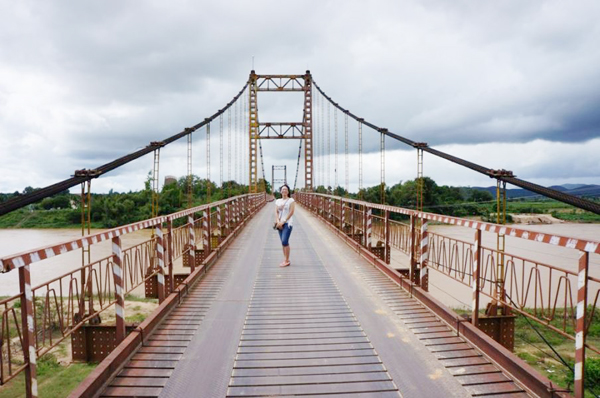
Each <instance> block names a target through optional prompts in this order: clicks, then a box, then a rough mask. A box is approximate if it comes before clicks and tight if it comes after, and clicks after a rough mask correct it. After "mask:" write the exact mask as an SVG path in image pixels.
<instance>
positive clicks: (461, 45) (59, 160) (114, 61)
mask: <svg viewBox="0 0 600 398" xmlns="http://www.w3.org/2000/svg"><path fill="white" fill-rule="evenodd" d="M288 4H292V3H288V2H281V1H260V0H257V1H253V2H248V1H219V2H217V1H211V2H208V1H177V0H175V1H170V2H164V1H145V2H133V1H118V2H117V1H102V2H100V1H88V2H72V1H45V2H33V1H20V2H9V1H5V2H1V3H0V165H1V171H2V172H1V173H0V192H14V191H17V190H18V191H22V190H23V188H24V187H26V186H34V187H41V186H46V185H49V184H51V183H55V182H57V181H60V180H63V179H65V178H68V177H69V176H70V175H71V174H73V171H74V170H76V169H81V168H95V167H97V166H100V165H102V164H105V163H107V162H108V161H110V160H112V159H114V158H117V157H119V156H122V155H124V154H127V153H129V152H132V151H134V150H136V149H139V148H141V147H144V146H146V145H147V144H148V143H149V142H151V141H157V140H161V139H163V138H166V137H169V136H171V135H173V134H175V133H177V132H179V131H181V130H182V129H183V128H184V127H186V126H191V125H194V124H196V123H198V122H199V121H201V120H203V119H204V118H205V117H207V116H209V115H211V114H213V113H214V112H215V111H217V110H218V109H221V108H222V107H223V106H224V105H225V104H226V103H227V102H228V101H229V100H230V99H231V98H232V97H233V96H234V95H235V94H236V93H237V92H238V91H239V90H240V89H241V87H242V86H243V85H244V83H245V81H246V80H247V78H248V74H249V72H250V70H251V69H252V62H253V57H254V68H255V70H256V72H257V73H259V74H300V73H303V72H304V71H305V70H306V69H310V71H311V72H312V75H313V77H314V79H315V81H316V82H317V83H318V84H319V86H320V87H321V88H323V90H325V92H326V93H327V94H328V95H330V96H331V97H333V98H334V100H335V101H337V102H338V103H339V104H340V105H342V106H343V107H345V108H347V109H350V110H351V111H352V112H354V113H355V114H358V115H360V116H361V117H363V118H365V119H366V120H369V121H371V122H373V123H374V124H376V125H378V126H381V127H386V128H388V129H389V130H390V131H393V132H395V133H397V134H400V135H403V136H405V137H408V138H410V139H413V140H415V141H422V142H428V143H429V145H431V146H434V147H436V148H438V149H440V150H442V151H446V152H449V153H451V154H454V155H457V156H460V157H464V158H466V159H468V160H471V161H473V162H476V163H480V164H482V165H484V166H487V167H490V168H495V169H499V168H504V169H509V170H512V171H513V172H514V173H515V174H516V175H517V176H519V177H520V178H523V179H527V180H530V181H534V182H537V183H540V184H542V185H553V184H563V183H595V184H600V156H599V155H598V154H600V110H599V109H600V106H599V105H600V46H599V45H598V43H599V42H600V21H599V19H598V15H600V2H598V1H595V0H590V1H584V0H582V1H577V2H564V1H523V0H515V1H508V0H507V1H495V2H481V1H452V2H448V1H445V0H424V1H416V0H415V1H409V0H393V1H371V2H368V5H366V4H367V3H366V2H364V1H353V0H345V1H343V2H342V1H326V0H319V1H296V2H294V3H293V5H288ZM286 95H287V97H286ZM282 96H283V97H285V98H282ZM301 107H302V98H301V96H300V97H298V96H297V95H295V94H285V95H284V94H272V93H261V94H260V95H259V117H260V120H261V121H295V120H298V121H300V120H301V115H302V113H301V109H302V108H301ZM324 110H325V113H324V114H323V116H322V126H323V129H322V130H323V131H324V132H327V131H329V132H330V134H331V136H330V147H331V151H332V155H331V157H330V160H329V162H330V163H329V164H330V166H329V170H330V176H329V177H327V176H323V177H320V178H321V180H322V181H323V182H325V183H328V182H329V183H331V184H333V183H334V180H335V175H334V174H333V169H334V162H335V158H334V156H333V149H334V133H335V112H334V111H333V110H331V116H330V117H329V116H328V114H327V108H326V107H325V108H324ZM236 115H237V116H236ZM228 117H229V114H226V115H225V117H224V120H223V124H224V128H223V131H224V133H223V134H224V146H225V151H224V166H223V174H224V179H227V177H228V175H231V176H232V178H237V177H236V175H239V176H241V175H242V174H243V173H244V167H243V166H241V165H240V164H234V163H232V165H231V166H229V165H228V162H227V160H228V153H229V149H228V144H229V141H228V140H229V135H228V131H229V124H228V123H229V119H228ZM241 117H243V113H242V114H241V116H240V112H239V109H238V112H237V113H236V112H235V109H234V110H232V112H231V118H232V121H231V124H232V130H233V133H232V146H231V148H230V152H231V155H232V158H233V159H241V157H242V156H243V151H241V145H242V141H239V140H241V139H242V137H241V134H237V135H236V134H235V131H236V128H235V127H236V124H237V123H239V126H241ZM238 119H239V120H238ZM328 126H330V127H328ZM211 128H212V131H211V136H212V137H213V139H212V140H211V161H212V166H211V171H210V173H211V177H212V179H213V180H216V181H217V182H218V181H219V178H220V173H219V133H220V128H219V123H218V122H217V123H214V124H213V126H212V127H211ZM240 131H241V130H240ZM356 131H357V125H356V122H353V121H351V122H350V123H349V134H350V137H351V138H350V148H349V151H350V152H351V154H350V156H349V160H348V163H349V165H350V170H349V174H350V185H351V188H352V187H355V186H356V184H357V181H358V176H357V170H358V167H357V164H358V161H357V156H356V155H355V154H352V153H355V152H356V150H357V144H356V138H355V137H356ZM343 132H344V119H343V117H342V115H338V134H339V136H338V138H339V141H338V142H339V146H340V155H339V157H338V162H339V165H338V181H339V183H340V184H341V185H344V182H345V181H344V180H345V170H344V165H345V158H344V154H343V152H344V151H343V148H344V142H343ZM204 136H205V132H204V131H201V132H198V133H196V134H194V160H193V168H194V173H195V174H198V175H201V176H205V175H206V172H207V170H206V169H207V168H206V156H205V153H206V144H205V141H204ZM352 137H354V138H352ZM236 140H238V141H239V144H237V145H236V143H237V142H238V141H236ZM386 144H387V148H388V151H387V154H386V179H387V182H388V184H393V183H395V182H397V181H399V180H407V179H412V178H414V176H415V174H416V154H415V152H414V150H410V149H408V148H406V147H403V146H400V145H397V144H394V143H392V142H390V140H389V139H388V140H387V142H386ZM364 145H365V151H366V152H368V153H367V154H366V155H365V156H364V164H365V166H364V170H365V171H364V185H367V186H368V185H373V184H376V183H378V182H379V164H380V163H379V153H378V145H379V138H378V136H377V134H374V133H373V132H372V131H370V130H368V129H365V131H364ZM234 146H235V148H234ZM263 148H264V155H265V158H264V161H265V168H266V169H267V175H268V176H269V179H270V170H271V165H273V164H275V165H287V167H288V180H293V177H294V173H295V170H296V160H297V153H298V142H297V141H291V140H290V141H286V142H282V141H269V142H266V141H265V142H264V145H263ZM323 148H325V151H327V140H326V138H324V141H323ZM320 164H322V165H324V169H323V170H327V162H325V161H322V162H321V163H320ZM151 168H152V158H151V157H145V158H142V159H140V160H137V161H135V162H133V163H131V164H130V165H128V166H127V167H124V168H122V169H119V170H115V171H113V172H111V173H110V174H108V175H107V176H104V177H103V178H100V179H98V180H96V181H94V183H93V187H94V191H96V192H107V191H108V190H110V189H114V190H116V191H127V190H130V189H132V190H137V189H141V188H142V187H143V182H144V180H145V177H146V175H147V174H148V172H149V171H150V170H151ZM238 169H239V171H237V170H238ZM424 169H425V174H426V175H429V176H431V177H432V178H434V179H435V180H436V181H437V182H438V183H439V184H449V185H465V186H468V185H471V186H472V185H492V183H493V182H492V181H491V180H490V179H489V178H487V177H484V176H480V175H478V174H476V173H474V172H471V171H467V170H462V169H461V168H459V167H458V166H455V165H452V164H449V163H447V162H445V161H443V160H439V159H435V158H432V157H431V156H429V155H427V154H426V155H425V165H424ZM318 170H319V168H317V170H316V171H317V173H318ZM160 172H161V176H164V175H166V174H172V175H176V176H181V175H183V174H185V172H186V150H185V142H182V143H181V144H178V145H173V146H171V147H167V148H164V149H163V150H162V151H161V171H160ZM302 176H303V174H302V173H301V174H300V178H299V179H300V180H301V181H302V180H303V178H302ZM240 178H241V177H240ZM317 178H319V174H317ZM299 185H301V184H299Z"/></svg>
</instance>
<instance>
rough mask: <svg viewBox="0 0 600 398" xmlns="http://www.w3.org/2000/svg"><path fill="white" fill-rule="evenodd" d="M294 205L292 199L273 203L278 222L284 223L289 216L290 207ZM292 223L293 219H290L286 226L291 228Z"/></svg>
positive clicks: (278, 200)
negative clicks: (275, 207)
mask: <svg viewBox="0 0 600 398" xmlns="http://www.w3.org/2000/svg"><path fill="white" fill-rule="evenodd" d="M292 203H294V198H288V199H277V200H276V201H275V206H277V214H278V215H279V221H285V219H286V218H287V216H288V214H290V206H291V205H292ZM293 222H294V217H293V216H292V217H290V219H289V220H288V221H287V223H288V225H289V226H290V227H291V226H292V225H293Z"/></svg>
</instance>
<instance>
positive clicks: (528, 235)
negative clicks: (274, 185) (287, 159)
mask: <svg viewBox="0 0 600 398" xmlns="http://www.w3.org/2000/svg"><path fill="white" fill-rule="evenodd" d="M310 194H311V195H316V196H322V197H324V198H330V199H336V200H342V201H344V202H346V203H353V204H357V205H361V206H365V205H366V206H369V207H370V208H372V209H378V210H384V211H385V210H387V211H392V212H394V213H400V214H404V215H407V216H416V217H417V218H421V219H426V220H430V221H439V222H442V223H445V224H452V225H456V226H459V227H466V228H471V229H478V230H481V231H487V232H492V233H500V234H503V235H506V236H511V237H514V238H520V239H525V240H531V241H536V242H542V243H548V244H551V245H554V246H559V247H566V248H569V249H577V250H582V251H585V252H588V253H596V254H600V241H594V240H590V239H583V238H573V237H568V236H562V235H558V234H548V233H546V232H540V231H531V230H527V229H521V228H517V227H512V226H506V225H502V224H494V223H489V222H485V221H474V220H469V219H466V218H460V217H454V216H445V215H441V214H435V213H427V212H422V211H418V210H413V209H406V208H404V207H398V206H390V205H382V204H377V203H371V202H366V201H361V200H357V199H351V198H344V197H343V196H334V195H328V194H322V193H314V192H311V193H310Z"/></svg>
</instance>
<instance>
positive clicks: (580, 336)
mask: <svg viewBox="0 0 600 398" xmlns="http://www.w3.org/2000/svg"><path fill="white" fill-rule="evenodd" d="M589 266H590V254H589V253H588V252H586V251H584V252H582V253H581V256H580V257H579V275H578V278H577V323H576V325H575V391H574V392H575V398H583V397H584V395H585V382H584V380H585V378H584V376H585V340H586V325H585V323H586V313H587V290H588V270H589ZM565 310H566V309H565Z"/></svg>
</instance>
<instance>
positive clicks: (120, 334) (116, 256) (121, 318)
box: [112, 236, 125, 344]
mask: <svg viewBox="0 0 600 398" xmlns="http://www.w3.org/2000/svg"><path fill="white" fill-rule="evenodd" d="M112 253H113V256H112V262H113V279H114V281H115V299H116V301H117V302H116V303H115V315H116V323H117V330H116V341H117V344H119V343H120V342H122V341H123V340H124V339H125V297H124V295H123V250H122V248H121V237H120V236H115V237H114V238H112Z"/></svg>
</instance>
